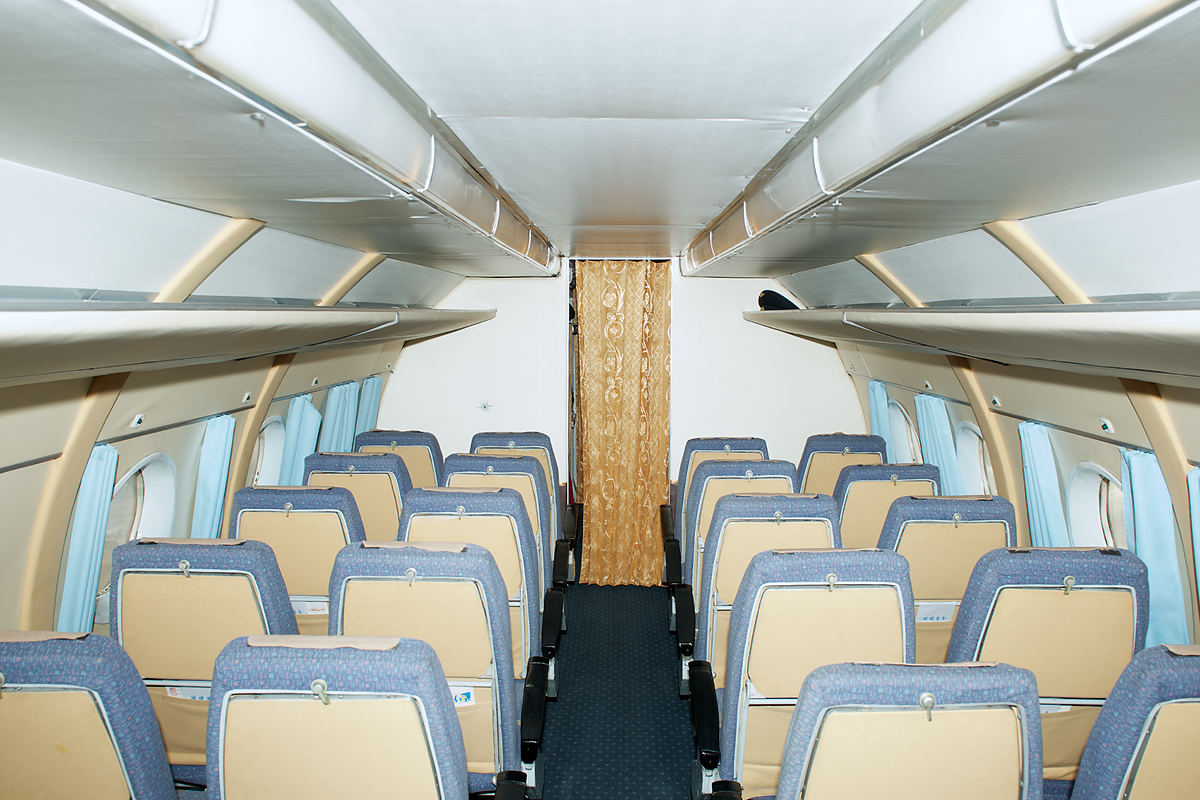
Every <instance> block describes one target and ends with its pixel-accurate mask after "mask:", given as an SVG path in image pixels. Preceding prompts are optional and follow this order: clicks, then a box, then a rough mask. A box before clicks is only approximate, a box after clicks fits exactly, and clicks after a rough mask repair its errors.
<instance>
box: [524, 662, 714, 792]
mask: <svg viewBox="0 0 1200 800" xmlns="http://www.w3.org/2000/svg"><path fill="white" fill-rule="evenodd" d="M549 679H550V660H549V659H546V658H542V657H541V656H533V657H532V658H530V659H529V663H528V664H527V665H526V666H525V697H524V698H523V699H522V701H521V761H522V763H525V764H532V763H533V762H535V761H537V757H538V749H539V748H540V747H541V746H542V728H543V727H544V725H545V721H546V682H547V681H548V680H549ZM714 691H715V690H714ZM714 702H715V700H714ZM522 782H524V778H522Z"/></svg>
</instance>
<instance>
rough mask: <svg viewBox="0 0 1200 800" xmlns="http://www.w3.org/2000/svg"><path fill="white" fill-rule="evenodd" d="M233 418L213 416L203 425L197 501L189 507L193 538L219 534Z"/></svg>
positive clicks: (234, 424) (227, 477) (231, 441)
mask: <svg viewBox="0 0 1200 800" xmlns="http://www.w3.org/2000/svg"><path fill="white" fill-rule="evenodd" d="M235 427H237V424H236V421H235V420H234V418H233V417H231V416H229V415H228V414H222V415H221V416H219V417H213V418H212V419H210V420H209V421H208V425H207V426H205V428H204V444H202V445H201V446H200V470H199V473H198V474H197V475H196V504H195V506H194V507H193V509H192V538H193V539H215V538H217V537H218V536H220V535H221V516H222V514H224V512H225V487H226V485H228V483H229V459H230V456H232V455H233V430H234V428H235Z"/></svg>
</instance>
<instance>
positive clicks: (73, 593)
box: [57, 444, 117, 633]
mask: <svg viewBox="0 0 1200 800" xmlns="http://www.w3.org/2000/svg"><path fill="white" fill-rule="evenodd" d="M116 482H117V448H115V447H113V446H112V445H110V444H98V445H96V446H95V447H93V448H92V454H91V455H90V456H88V463H87V466H86V467H84V470H83V479H82V480H81V481H80V482H79V494H77V495H76V496H75V519H74V521H73V522H72V523H71V545H70V549H69V550H68V551H67V572H66V575H64V576H63V593H62V602H61V603H60V604H59V609H58V625H57V629H58V630H60V631H75V632H79V633H91V631H92V626H93V625H94V624H95V620H96V589H97V587H98V586H99V584H100V564H101V562H102V561H103V560H104V533H105V530H106V529H107V528H108V509H109V506H110V505H111V504H112V496H113V486H114V485H116Z"/></svg>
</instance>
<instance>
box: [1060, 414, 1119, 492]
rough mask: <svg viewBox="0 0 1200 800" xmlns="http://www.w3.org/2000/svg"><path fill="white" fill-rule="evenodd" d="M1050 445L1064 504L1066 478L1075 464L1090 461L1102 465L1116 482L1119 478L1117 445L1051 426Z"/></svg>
mask: <svg viewBox="0 0 1200 800" xmlns="http://www.w3.org/2000/svg"><path fill="white" fill-rule="evenodd" d="M1050 447H1051V449H1053V450H1054V463H1055V466H1057V467H1058V483H1059V486H1060V488H1061V489H1062V490H1063V492H1064V494H1063V505H1064V506H1065V505H1066V494H1065V491H1066V485H1067V478H1068V477H1070V475H1071V469H1072V467H1074V466H1075V465H1076V464H1081V463H1083V462H1085V461H1090V462H1092V463H1093V464H1098V465H1100V466H1101V467H1104V468H1105V469H1106V470H1108V471H1109V473H1110V474H1111V475H1113V476H1115V477H1116V479H1117V481H1118V482H1119V481H1120V480H1121V448H1120V446H1118V445H1115V444H1112V443H1110V442H1101V441H1098V440H1096V439H1091V438H1088V437H1087V436H1080V435H1079V434H1077V433H1071V432H1070V431H1063V430H1058V429H1056V428H1051V429H1050Z"/></svg>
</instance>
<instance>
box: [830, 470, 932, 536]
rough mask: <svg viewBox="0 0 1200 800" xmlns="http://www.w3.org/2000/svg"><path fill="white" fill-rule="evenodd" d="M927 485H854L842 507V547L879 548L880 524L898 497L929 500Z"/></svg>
mask: <svg viewBox="0 0 1200 800" xmlns="http://www.w3.org/2000/svg"><path fill="white" fill-rule="evenodd" d="M933 494H934V491H933V484H932V483H930V482H929V481H896V482H895V483H892V482H891V481H855V482H854V483H852V484H851V485H850V489H849V490H848V491H847V492H846V500H845V504H844V505H843V506H842V523H841V534H842V546H843V547H847V548H856V549H860V548H864V547H874V546H875V545H877V544H879V534H880V533H881V532H882V531H883V521H884V520H885V519H887V512H888V509H889V508H891V507H892V501H893V500H895V499H896V498H897V497H909V496H912V497H931V496H933Z"/></svg>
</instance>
